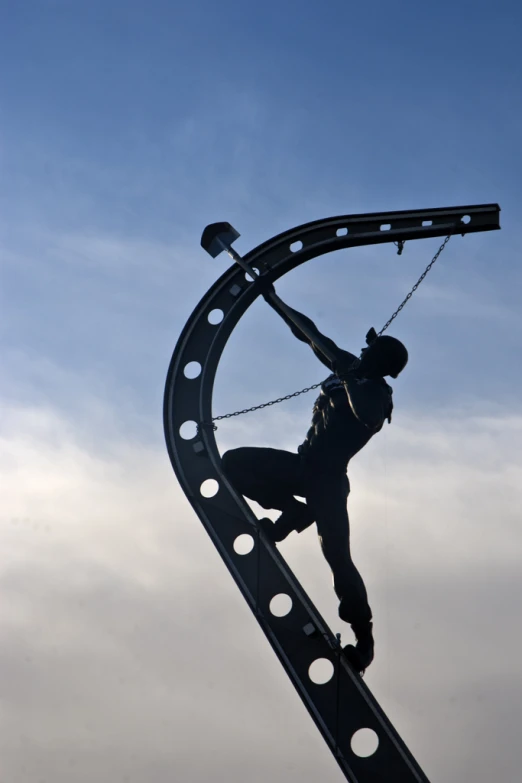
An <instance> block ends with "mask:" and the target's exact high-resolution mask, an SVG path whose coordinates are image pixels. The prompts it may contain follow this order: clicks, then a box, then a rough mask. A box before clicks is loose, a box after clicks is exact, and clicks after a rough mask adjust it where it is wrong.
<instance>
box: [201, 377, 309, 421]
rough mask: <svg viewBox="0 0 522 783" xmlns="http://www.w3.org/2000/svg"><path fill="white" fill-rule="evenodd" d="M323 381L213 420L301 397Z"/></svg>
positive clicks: (239, 414)
mask: <svg viewBox="0 0 522 783" xmlns="http://www.w3.org/2000/svg"><path fill="white" fill-rule="evenodd" d="M321 383H322V381H320V382H319V383H314V385H313V386H307V387H306V388H305V389H301V391H296V392H294V393H293V394H286V395H285V396H284V397H278V398H277V400H270V402H263V403H261V405H254V407H253V408H245V409H244V410H242V411H235V412H234V413H225V414H224V415H223V416H214V418H213V419H212V421H221V419H231V418H232V417H233V416H241V415H242V414H243V413H252V412H253V411H259V410H261V409H262V408H269V407H270V405H277V403H278V402H286V400H291V399H292V397H299V395H300V394H306V392H309V391H312V389H318V388H319V386H320V385H321Z"/></svg>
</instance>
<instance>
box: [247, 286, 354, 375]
mask: <svg viewBox="0 0 522 783" xmlns="http://www.w3.org/2000/svg"><path fill="white" fill-rule="evenodd" d="M257 284H258V285H259V284H260V280H258V282H257ZM259 287H260V288H261V293H262V295H263V298H264V299H265V301H266V302H267V303H268V304H269V305H270V307H271V308H272V309H273V310H275V311H276V313H277V314H278V315H279V316H280V317H281V318H282V319H283V321H284V322H285V323H286V324H287V325H288V326H289V327H290V329H291V331H292V334H293V335H294V336H295V337H297V339H298V340H300V341H301V342H303V343H307V345H309V346H310V347H311V349H312V351H313V352H314V353H315V355H316V356H317V358H318V359H319V360H320V361H321V362H322V363H323V364H324V365H326V367H328V368H329V369H330V370H331V371H332V372H336V370H337V369H338V368H339V366H341V365H342V367H343V368H344V369H345V371H346V370H347V368H348V367H349V366H351V365H352V364H353V363H354V362H356V361H357V357H356V356H354V355H353V354H352V353H350V352H349V351H343V350H342V349H341V348H339V347H338V346H337V345H336V344H335V343H334V341H333V340H331V339H330V338H329V337H326V335H324V334H322V333H321V332H320V331H319V329H318V328H317V326H316V325H315V324H314V322H313V321H312V320H311V319H310V318H308V317H307V316H306V315H303V314H302V313H300V312H298V311H297V310H294V309H293V308H292V307H289V306H288V305H287V304H286V303H285V302H283V301H282V299H280V298H279V297H278V296H277V294H276V291H275V288H274V286H273V285H272V284H271V283H266V282H265V281H263V283H262V284H261V285H259Z"/></svg>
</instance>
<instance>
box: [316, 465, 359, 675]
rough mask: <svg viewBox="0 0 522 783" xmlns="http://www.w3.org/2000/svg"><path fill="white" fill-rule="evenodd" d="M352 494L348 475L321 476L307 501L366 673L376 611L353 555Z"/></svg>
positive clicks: (355, 662)
mask: <svg viewBox="0 0 522 783" xmlns="http://www.w3.org/2000/svg"><path fill="white" fill-rule="evenodd" d="M348 493H349V483H348V478H347V477H346V476H337V477H335V476H327V475H325V476H320V475H319V476H317V477H314V479H313V480H312V481H311V482H310V483H309V486H308V493H307V500H308V503H309V505H310V507H311V509H312V512H313V513H314V515H315V519H316V522H317V532H318V535H319V541H320V543H321V548H322V550H323V555H324V557H325V558H326V560H327V562H328V564H329V566H330V568H331V569H332V575H333V582H334V590H335V592H336V594H337V597H338V598H339V601H340V603H339V617H340V618H341V620H344V621H345V622H347V623H350V625H351V626H352V629H353V631H354V633H355V635H356V637H357V648H356V649H357V651H358V654H357V656H356V658H355V659H354V660H353V661H352V662H353V663H354V665H356V667H357V668H359V669H361V670H362V669H364V668H366V666H368V665H369V664H370V663H371V660H372V659H373V637H372V624H371V619H372V611H371V609H370V606H369V604H368V595H367V592H366V587H365V586H364V582H363V580H362V577H361V575H360V573H359V571H358V570H357V568H356V567H355V564H354V562H353V560H352V556H351V552H350V528H349V520H348V510H347V500H348ZM352 649H353V648H352Z"/></svg>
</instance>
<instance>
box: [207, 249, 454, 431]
mask: <svg viewBox="0 0 522 783" xmlns="http://www.w3.org/2000/svg"><path fill="white" fill-rule="evenodd" d="M450 239H451V234H448V236H447V237H446V239H445V240H444V242H443V243H442V245H441V246H440V247H439V249H438V250H437V252H436V253H435V255H434V256H433V258H432V259H431V261H430V263H429V264H428V266H427V267H426V269H425V270H424V272H423V273H422V275H421V276H420V277H419V279H418V280H417V282H416V283H415V285H414V286H413V288H412V289H411V291H410V292H409V294H408V295H407V296H406V297H405V298H404V299H403V301H402V302H401V303H400V305H399V306H398V308H397V309H396V310H395V312H394V314H393V315H392V316H391V318H389V319H388V321H386V323H385V324H384V326H383V327H382V329H381V331H380V332H379V333H378V335H377V336H378V337H380V336H381V334H383V332H385V331H386V329H387V328H388V327H389V325H390V324H391V322H392V321H394V320H395V318H397V316H398V315H399V313H400V312H401V310H402V308H403V307H404V305H405V304H406V303H407V302H409V300H410V299H411V298H412V296H413V294H414V293H415V291H416V290H417V288H418V287H419V286H420V284H421V283H422V281H423V280H424V278H425V277H426V275H427V274H428V272H429V271H430V269H431V267H432V266H433V264H434V263H435V261H436V260H437V259H438V257H439V256H440V254H441V253H442V251H443V250H444V248H445V247H446V245H447V244H448V242H449V241H450ZM397 247H398V248H399V251H398V252H399V255H400V254H401V253H402V250H403V247H404V242H399V243H398V244H397ZM321 383H322V381H320V382H319V383H314V385H313V386H307V387H306V388H305V389H301V391H296V392H294V393H293V394H287V395H285V396H284V397H278V398H277V400H270V402H263V403H261V405H254V407H253V408H244V409H243V410H242V411H234V413H225V414H224V415H223V416H214V418H213V419H212V422H214V421H221V420H222V419H231V418H232V417H233V416H242V415H243V413H253V411H260V410H261V409H262V408H269V407H270V405H277V404H278V403H279V402H286V400H291V399H292V398H293V397H299V395H300V394H306V392H309V391H312V389H318V388H319V386H321ZM201 423H202V424H203V425H205V426H207V427H212V428H213V429H214V430H217V426H216V425H215V424H213V423H211V422H205V421H204V422H201Z"/></svg>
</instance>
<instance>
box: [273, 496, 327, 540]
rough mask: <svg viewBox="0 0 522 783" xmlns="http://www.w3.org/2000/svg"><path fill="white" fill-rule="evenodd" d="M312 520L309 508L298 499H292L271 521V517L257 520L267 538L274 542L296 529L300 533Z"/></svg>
mask: <svg viewBox="0 0 522 783" xmlns="http://www.w3.org/2000/svg"><path fill="white" fill-rule="evenodd" d="M313 522H314V517H313V514H312V512H311V511H310V509H309V508H308V506H307V505H306V504H305V503H300V502H299V501H298V500H294V502H293V503H292V505H291V506H289V508H288V509H286V510H285V511H283V513H282V514H281V516H280V517H279V518H278V519H276V521H275V522H272V520H271V519H267V518H266V517H265V518H263V519H260V520H259V526H260V527H261V529H262V530H263V532H264V533H265V534H266V536H267V538H268V539H269V540H270V541H272V543H274V544H276V543H279V542H280V541H284V539H285V538H286V537H287V536H288V535H290V533H292V531H294V530H297V532H298V533H301V532H302V531H303V530H306V528H307V527H309V526H310V525H311V524H312V523H313Z"/></svg>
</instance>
